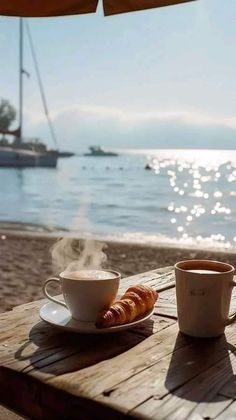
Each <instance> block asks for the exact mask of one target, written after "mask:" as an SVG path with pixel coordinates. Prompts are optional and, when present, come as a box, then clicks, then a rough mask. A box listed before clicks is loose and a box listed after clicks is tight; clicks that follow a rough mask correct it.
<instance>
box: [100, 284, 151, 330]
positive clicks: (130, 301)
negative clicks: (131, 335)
mask: <svg viewBox="0 0 236 420" xmlns="http://www.w3.org/2000/svg"><path fill="white" fill-rule="evenodd" d="M157 298H158V293H157V292H156V290H154V289H153V288H152V287H149V286H144V285H141V284H139V285H136V286H131V287H129V288H128V289H127V290H126V292H125V294H124V295H123V296H122V297H121V298H120V299H119V300H117V301H115V302H114V303H113V304H112V305H111V306H110V308H108V309H106V310H105V311H102V312H101V313H99V314H98V316H97V319H96V322H95V325H96V327H97V328H107V327H113V326H115V325H123V324H127V323H129V322H132V321H133V320H135V319H136V318H138V317H139V316H141V315H144V314H145V313H146V312H148V311H150V310H151V309H152V308H153V306H154V304H155V302H156V300H157Z"/></svg>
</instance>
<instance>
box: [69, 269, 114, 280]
mask: <svg viewBox="0 0 236 420" xmlns="http://www.w3.org/2000/svg"><path fill="white" fill-rule="evenodd" d="M67 276H68V277H69V278H70V279H73V280H108V279H115V278H116V277H117V275H116V274H115V273H113V272H112V271H105V270H78V271H72V272H65V277H67Z"/></svg>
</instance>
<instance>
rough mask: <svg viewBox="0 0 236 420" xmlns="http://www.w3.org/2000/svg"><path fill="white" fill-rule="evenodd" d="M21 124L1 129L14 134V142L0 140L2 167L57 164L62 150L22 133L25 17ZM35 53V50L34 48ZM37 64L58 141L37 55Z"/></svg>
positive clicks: (43, 96)
mask: <svg viewBox="0 0 236 420" xmlns="http://www.w3.org/2000/svg"><path fill="white" fill-rule="evenodd" d="M19 35H20V37H19V126H18V128H17V129H16V130H0V134H3V136H5V135H10V136H13V139H14V140H13V142H11V143H10V142H8V140H7V139H6V138H5V137H4V138H3V139H2V140H1V141H0V167H17V168H19V167H51V168H55V167H56V166H57V159H58V156H59V155H60V152H59V151H58V150H57V149H55V150H48V149H47V147H46V145H45V144H44V143H42V142H40V141H39V140H38V139H30V140H27V141H26V140H24V138H23V135H22V126H23V76H24V73H25V70H24V67H23V19H22V18H20V21H19ZM30 43H31V46H32V48H33V44H32V39H30ZM32 53H34V50H32ZM33 58H34V62H35V65H36V73H37V76H38V81H39V87H40V92H41V96H42V100H43V105H44V110H45V114H46V117H47V119H48V123H49V128H50V131H51V134H52V137H53V139H54V141H55V142H56V137H55V133H54V131H53V127H52V123H51V120H50V118H49V114H48V109H47V104H46V99H45V95H44V92H43V85H42V81H41V78H40V74H39V70H38V67H37V60H36V56H34V57H33Z"/></svg>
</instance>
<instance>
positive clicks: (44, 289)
mask: <svg viewBox="0 0 236 420" xmlns="http://www.w3.org/2000/svg"><path fill="white" fill-rule="evenodd" d="M52 281H56V282H57V283H59V284H60V279H59V278H58V277H50V278H49V279H47V280H45V282H44V285H43V293H44V294H45V296H47V298H48V299H50V300H52V301H53V302H55V303H58V304H59V305H62V306H63V307H64V308H66V309H68V308H67V306H66V304H65V302H62V301H61V300H59V299H57V298H55V297H53V296H51V295H49V293H48V291H47V286H48V284H49V283H51V282H52Z"/></svg>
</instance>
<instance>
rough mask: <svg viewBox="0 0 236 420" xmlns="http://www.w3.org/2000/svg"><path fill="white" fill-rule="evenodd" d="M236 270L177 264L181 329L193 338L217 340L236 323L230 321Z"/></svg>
mask: <svg viewBox="0 0 236 420" xmlns="http://www.w3.org/2000/svg"><path fill="white" fill-rule="evenodd" d="M234 272H235V269H234V267H233V266H232V265H230V264H226V263H222V262H218V261H207V260H188V261H180V262H178V263H177V264H175V277H176V298H177V312H178V323H179V329H180V331H181V332H182V333H184V334H187V335H191V336H194V337H217V336H219V335H221V334H223V333H224V330H225V327H226V326H227V325H229V324H232V323H233V322H234V321H235V320H236V314H235V315H233V316H231V317H229V308H230V300H231V294H232V289H233V287H234V286H236V282H235V281H234V280H233V276H234Z"/></svg>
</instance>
